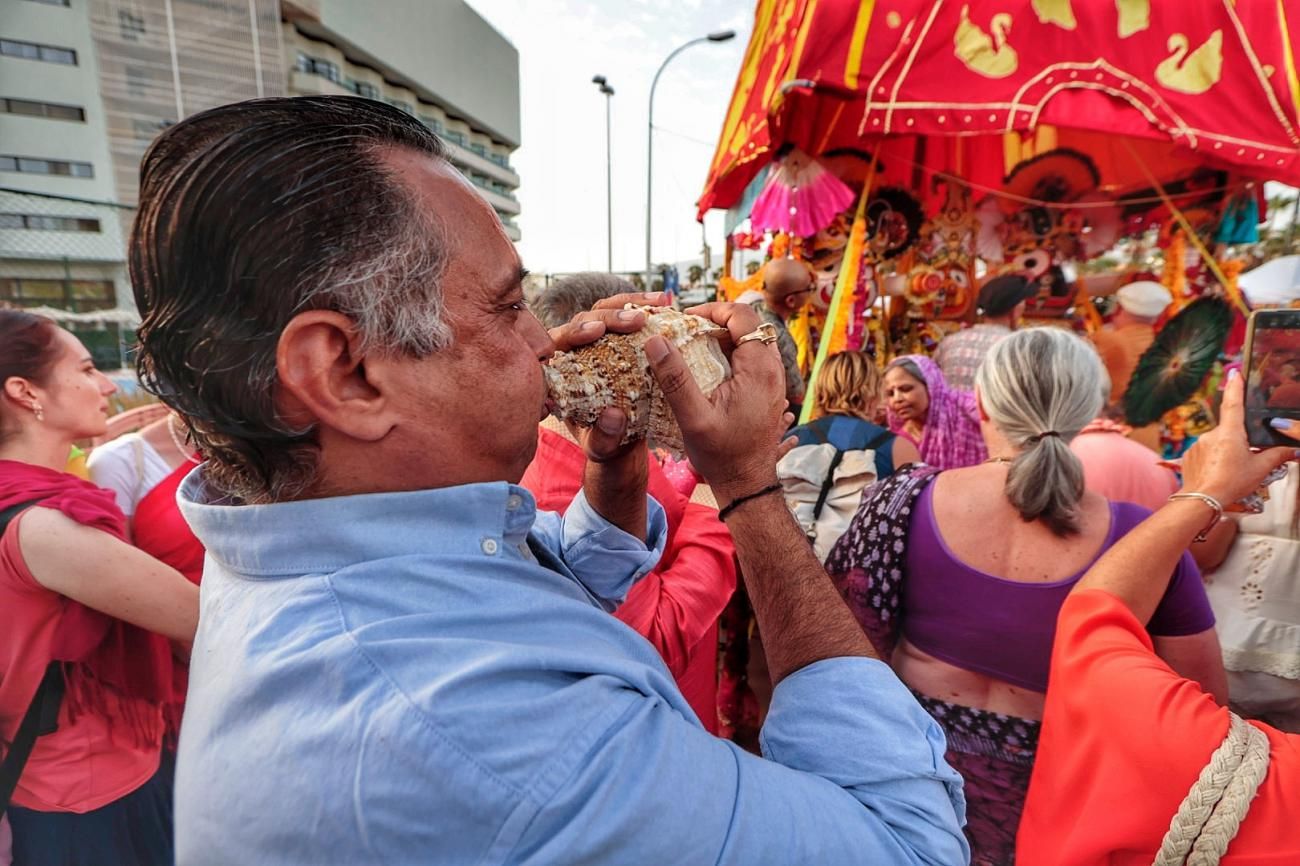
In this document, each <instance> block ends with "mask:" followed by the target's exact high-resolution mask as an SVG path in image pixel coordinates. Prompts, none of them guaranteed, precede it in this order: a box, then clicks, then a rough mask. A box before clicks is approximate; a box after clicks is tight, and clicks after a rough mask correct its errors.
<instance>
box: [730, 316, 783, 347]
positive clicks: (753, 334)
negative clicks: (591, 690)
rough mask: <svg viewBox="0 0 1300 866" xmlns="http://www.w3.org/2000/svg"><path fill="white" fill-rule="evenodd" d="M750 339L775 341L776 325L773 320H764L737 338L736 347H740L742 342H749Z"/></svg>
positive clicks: (763, 341) (762, 341) (764, 341)
mask: <svg viewBox="0 0 1300 866" xmlns="http://www.w3.org/2000/svg"><path fill="white" fill-rule="evenodd" d="M750 340H758V341H759V342H760V343H775V342H776V325H773V324H772V323H771V322H764V323H763V324H761V325H759V326H758V327H757V328H755V329H754V330H752V331H750V332H749V333H748V334H746V335H745V336H743V337H741V338H740V339H739V340H737V341H736V348H740V346H741V345H742V344H744V343H748V342H749V341H750Z"/></svg>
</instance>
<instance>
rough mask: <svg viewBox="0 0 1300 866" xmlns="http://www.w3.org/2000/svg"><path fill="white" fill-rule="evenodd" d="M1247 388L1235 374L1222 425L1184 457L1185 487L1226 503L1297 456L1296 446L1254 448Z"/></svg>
mask: <svg viewBox="0 0 1300 866" xmlns="http://www.w3.org/2000/svg"><path fill="white" fill-rule="evenodd" d="M1244 390H1245V386H1244V385H1243V383H1242V378H1241V376H1240V375H1237V376H1234V377H1233V378H1232V380H1231V381H1229V382H1228V384H1227V385H1226V386H1225V387H1224V389H1223V408H1222V409H1221V410H1220V413H1219V426H1218V427H1215V428H1214V429H1213V430H1211V431H1210V432H1209V433H1206V434H1205V435H1204V436H1202V437H1201V438H1199V439H1197V440H1196V444H1195V445H1193V446H1192V448H1191V450H1190V451H1188V452H1187V454H1186V455H1184V456H1183V466H1182V468H1183V489H1184V490H1190V491H1194V492H1196V493H1204V494H1206V495H1207V496H1212V497H1214V498H1215V499H1216V500H1218V501H1219V503H1220V504H1222V505H1225V506H1226V505H1230V504H1232V503H1233V502H1236V501H1237V500H1239V499H1241V498H1243V497H1245V496H1249V495H1250V494H1251V493H1254V492H1255V491H1256V490H1258V489H1259V486H1260V485H1261V484H1262V483H1263V482H1264V477H1265V476H1266V475H1268V474H1269V473H1270V472H1272V471H1273V470H1274V469H1276V468H1277V467H1278V466H1281V465H1282V464H1283V463H1285V462H1286V461H1287V460H1294V459H1295V455H1296V452H1295V449H1294V448H1268V449H1265V450H1263V451H1251V450H1250V446H1249V445H1248V444H1247V442H1246V422H1245V417H1246V414H1245V409H1244Z"/></svg>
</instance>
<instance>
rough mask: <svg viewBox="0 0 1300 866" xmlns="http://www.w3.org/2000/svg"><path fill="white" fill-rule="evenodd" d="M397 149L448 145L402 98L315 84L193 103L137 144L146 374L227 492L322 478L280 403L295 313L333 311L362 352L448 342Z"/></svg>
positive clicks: (296, 485)
mask: <svg viewBox="0 0 1300 866" xmlns="http://www.w3.org/2000/svg"><path fill="white" fill-rule="evenodd" d="M391 148H406V149H409V150H414V151H417V152H419V153H423V154H427V155H428V156H430V157H433V158H435V159H441V158H442V156H443V148H442V144H441V143H440V142H439V141H438V139H437V137H436V136H434V135H433V134H432V133H431V132H429V131H428V130H427V129H425V128H424V126H422V125H421V124H420V123H419V122H417V121H416V120H415V119H414V118H412V117H410V116H409V115H407V114H405V113H403V112H401V111H399V110H397V109H396V108H393V107H391V106H389V105H385V104H384V103H382V102H375V101H372V100H368V99H361V98H357V97H341V96H315V97H299V98H275V99H258V100H251V101H248V102H241V103H236V104H233V105H226V106H221V107H219V108H214V109H212V110H210V111H205V112H202V113H200V114H196V115H194V116H193V117H190V118H187V119H185V120H183V121H181V122H180V123H178V124H176V125H175V126H173V127H171V128H170V129H168V130H167V131H166V132H164V133H163V134H162V135H161V136H159V137H158V139H157V140H156V141H155V142H154V144H153V145H152V146H151V147H150V148H149V150H148V152H147V153H145V156H144V160H143V161H142V163H141V167H140V205H139V210H138V213H137V216H136V220H135V226H134V228H133V231H132V235H131V244H130V270H131V282H132V284H133V287H134V290H135V297H136V303H137V306H138V307H139V310H140V313H141V315H142V316H143V321H142V323H141V327H140V332H139V336H140V344H141V352H140V356H139V360H138V366H139V371H140V376H141V380H142V381H143V382H144V383H145V385H146V387H148V388H149V389H150V390H152V391H153V392H154V393H156V394H157V395H158V396H159V397H160V398H161V399H162V400H163V402H165V403H166V404H167V405H169V406H171V407H172V408H173V409H175V410H177V411H178V412H179V413H180V414H181V415H182V416H183V417H184V418H185V419H186V422H187V423H188V424H189V426H190V427H191V430H192V432H193V434H194V438H195V441H196V443H197V444H198V446H199V448H200V449H201V450H202V451H203V453H204V454H205V456H207V458H208V461H209V462H208V468H207V477H208V478H209V480H211V481H212V482H213V483H214V484H215V485H216V486H218V487H219V488H221V489H222V490H223V491H224V492H226V493H228V494H230V495H233V496H236V497H238V498H240V499H243V500H245V501H249V502H268V501H276V500H280V499H285V498H288V497H291V496H293V495H295V494H297V493H300V492H301V491H302V490H304V489H305V488H307V487H308V486H309V485H310V484H311V482H312V480H313V479H314V477H315V473H316V463H317V457H318V450H317V446H316V439H315V435H314V432H313V431H312V430H310V429H296V428H294V427H293V426H291V425H289V424H288V423H286V422H285V421H284V420H283V419H282V418H280V417H279V415H278V413H277V412H276V408H275V393H276V389H277V386H278V376H277V373H276V363H275V355H276V347H277V345H278V342H279V338H280V333H281V332H282V331H283V329H284V327H285V325H287V324H288V322H289V320H290V319H292V318H293V317H294V316H295V315H297V314H298V313H300V312H302V311H304V310H310V309H328V310H335V311H338V312H340V313H343V314H344V315H346V316H348V317H349V318H350V319H351V320H352V321H353V323H354V324H355V327H356V331H357V334H358V335H359V337H360V341H361V350H362V352H363V353H374V352H380V353H402V354H407V355H411V356H414V357H424V356H427V355H429V354H430V353H432V352H434V351H437V350H438V349H441V348H444V347H445V346H447V345H448V344H449V343H450V340H451V329H450V327H449V325H448V323H447V322H446V321H445V314H444V308H443V297H442V288H441V285H440V278H441V276H442V273H443V270H444V268H445V266H446V262H447V260H448V257H449V251H448V249H447V240H446V235H445V234H444V232H443V227H442V226H441V225H440V224H439V223H438V221H437V219H436V217H435V216H429V215H426V214H425V213H423V212H422V211H421V209H420V207H419V206H418V205H417V204H416V202H415V200H414V197H413V195H412V194H411V192H410V191H408V190H407V189H406V188H405V187H403V185H402V184H401V183H400V182H399V181H398V180H397V179H396V178H395V176H394V175H393V174H392V172H391V171H390V170H389V169H388V168H387V167H386V165H385V164H384V162H383V158H382V155H383V153H384V152H385V151H386V150H388V149H391Z"/></svg>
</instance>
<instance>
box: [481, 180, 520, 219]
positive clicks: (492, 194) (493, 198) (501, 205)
mask: <svg viewBox="0 0 1300 866" xmlns="http://www.w3.org/2000/svg"><path fill="white" fill-rule="evenodd" d="M471 182H472V181H471ZM474 191H475V192H476V193H478V194H479V195H481V196H483V200H484V201H486V202H487V203H488V204H490V205H492V209H493V210H495V211H496V212H497V213H500V214H508V215H509V216H516V215H517V214H518V213H519V211H520V210H522V208H520V207H519V202H517V201H515V200H514V199H513V198H509V197H508V196H504V195H502V194H501V193H499V192H497V191H496V190H491V189H485V188H484V187H482V186H480V185H479V184H477V183H475V184H474Z"/></svg>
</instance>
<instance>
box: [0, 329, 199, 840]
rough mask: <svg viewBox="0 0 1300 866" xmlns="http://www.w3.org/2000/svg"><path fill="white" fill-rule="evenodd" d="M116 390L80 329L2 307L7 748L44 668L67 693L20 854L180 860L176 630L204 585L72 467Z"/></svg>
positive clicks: (41, 746)
mask: <svg viewBox="0 0 1300 866" xmlns="http://www.w3.org/2000/svg"><path fill="white" fill-rule="evenodd" d="M113 390H114V386H113V384H112V383H111V382H109V381H108V379H106V378H105V377H104V376H103V374H101V373H100V372H99V371H97V370H96V369H95V367H94V364H93V362H92V361H91V359H90V356H89V353H88V352H87V351H86V349H85V347H84V346H82V345H81V343H80V341H78V340H77V339H76V338H75V337H73V336H72V335H71V334H70V333H68V332H66V331H64V330H62V329H61V328H59V327H58V326H57V325H55V324H54V323H53V322H52V321H50V320H48V319H45V318H42V317H40V316H35V315H32V314H30V313H24V312H20V311H17V310H7V309H0V515H3V517H2V518H0V519H3V520H4V521H5V522H6V526H5V528H4V531H3V534H2V535H0V611H4V624H5V627H4V628H3V629H0V743H3V744H4V745H5V746H6V749H5V751H6V758H8V757H9V755H10V752H11V749H12V747H13V746H14V745H15V742H16V740H17V734H18V730H19V726H20V723H21V721H22V719H23V717H24V716H25V715H26V713H27V710H28V707H29V706H30V705H31V704H32V703H33V698H34V696H36V694H37V692H38V688H42V683H48V684H49V685H46V686H44V687H43V688H44V689H45V691H44V692H43V693H42V694H43V695H44V696H46V697H45V705H46V706H47V707H53V708H56V709H55V711H54V712H52V713H49V714H48V715H51V716H54V719H55V720H56V723H55V724H53V725H50V724H45V725H43V727H42V729H41V730H40V731H39V734H40V735H39V736H37V737H36V738H35V741H34V744H33V745H32V747H31V752H30V755H29V757H28V758H27V760H26V762H25V764H24V765H23V768H22V772H21V775H20V776H19V777H18V781H17V786H16V788H15V789H14V791H13V794H12V796H11V798H10V799H9V802H8V803H7V804H6V805H7V808H6V809H5V816H6V818H7V820H8V822H9V824H10V827H11V829H12V834H13V839H12V845H13V852H12V856H13V862H14V864H15V866H23V864H36V863H39V864H41V866H82V864H87V866H89V864H95V866H116V864H154V863H159V864H162V863H168V864H169V863H171V862H172V842H171V780H170V776H169V772H168V769H167V768H165V767H161V753H162V740H163V730H164V722H163V717H164V711H165V710H166V709H167V708H168V707H171V706H174V705H176V704H177V703H178V702H179V700H180V699H181V698H182V697H183V696H180V695H177V694H175V691H174V689H173V686H172V649H171V644H170V643H169V641H168V638H171V639H173V640H177V641H182V642H188V641H191V640H192V639H193V637H194V630H195V627H196V626H197V622H198V589H197V587H195V586H194V585H193V584H191V583H190V582H189V581H187V580H186V579H185V578H184V577H182V576H181V575H180V574H179V573H177V572H176V571H175V570H173V569H171V568H169V567H167V566H165V565H163V564H162V563H160V562H158V561H157V560H155V559H153V558H152V557H149V556H148V555H146V554H144V553H142V552H141V551H139V550H137V549H136V548H134V547H132V546H131V545H130V544H129V543H127V541H126V534H125V526H126V521H125V518H124V517H123V516H122V512H121V511H120V510H119V509H118V507H117V505H116V503H115V502H114V499H113V494H111V493H109V492H108V491H106V490H103V489H101V488H98V487H96V486H94V485H93V484H90V483H88V482H85V481H82V480H81V479H78V478H75V477H74V476H71V475H68V474H67V473H65V472H64V471H63V467H64V464H65V462H66V460H67V455H68V452H69V449H70V448H71V446H72V444H73V442H74V441H76V440H78V439H86V438H90V437H92V436H96V435H99V434H102V433H103V432H104V429H105V426H106V411H107V403H106V398H107V397H108V395H109V394H111V393H113ZM60 692H61V694H60Z"/></svg>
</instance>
